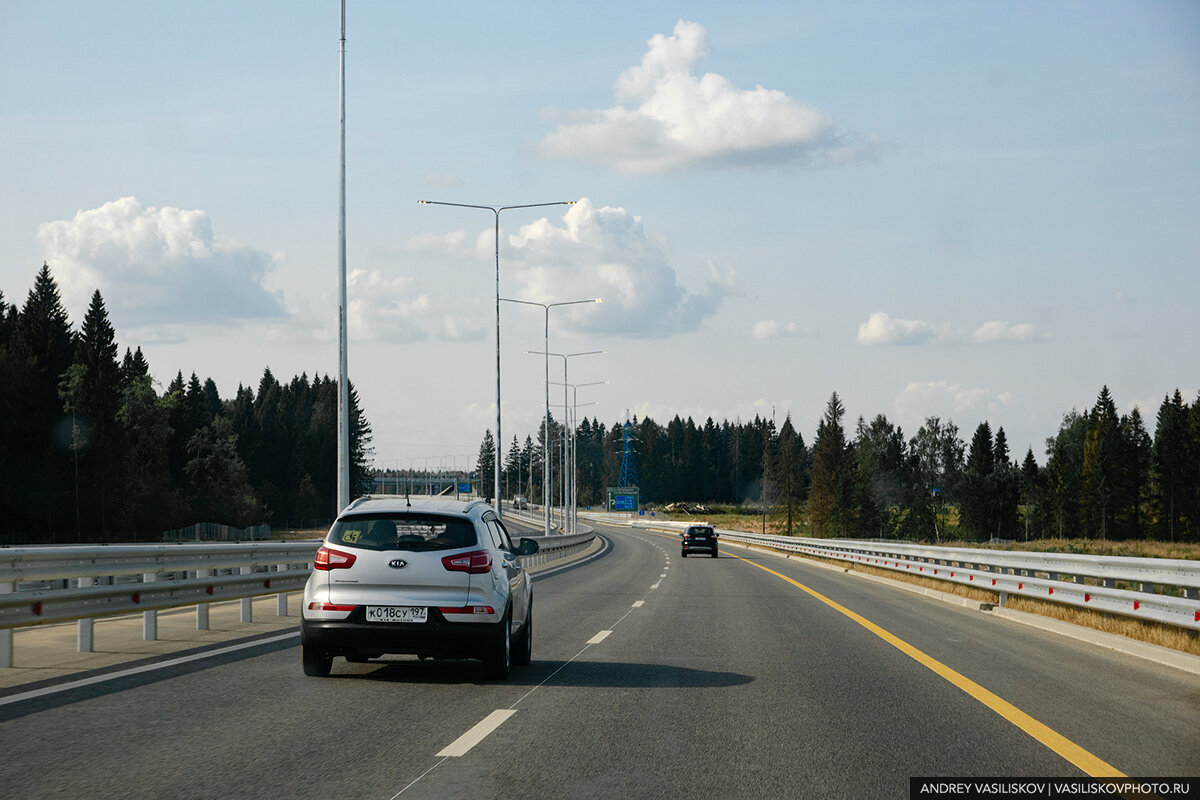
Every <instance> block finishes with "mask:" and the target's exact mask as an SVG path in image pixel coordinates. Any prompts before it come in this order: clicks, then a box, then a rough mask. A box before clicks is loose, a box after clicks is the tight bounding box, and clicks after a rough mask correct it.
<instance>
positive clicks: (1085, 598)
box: [1083, 592, 1092, 603]
mask: <svg viewBox="0 0 1200 800" xmlns="http://www.w3.org/2000/svg"><path fill="white" fill-rule="evenodd" d="M1083 602H1085V603H1090V602H1092V596H1091V595H1090V594H1088V593H1087V592H1084V593H1083Z"/></svg>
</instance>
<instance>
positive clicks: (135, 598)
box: [132, 592, 142, 603]
mask: <svg viewBox="0 0 1200 800" xmlns="http://www.w3.org/2000/svg"><path fill="white" fill-rule="evenodd" d="M132 599H133V602H135V603H140V602H142V593H141V592H134V593H133V598H132Z"/></svg>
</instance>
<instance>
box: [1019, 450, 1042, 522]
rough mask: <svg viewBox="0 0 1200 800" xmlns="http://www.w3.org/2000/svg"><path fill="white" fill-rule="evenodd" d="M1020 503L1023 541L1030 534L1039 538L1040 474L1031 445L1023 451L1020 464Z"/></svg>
mask: <svg viewBox="0 0 1200 800" xmlns="http://www.w3.org/2000/svg"><path fill="white" fill-rule="evenodd" d="M1021 504H1022V505H1023V506H1024V507H1025V514H1024V517H1025V519H1024V523H1025V541H1029V539H1030V538H1031V534H1034V535H1033V536H1032V538H1041V514H1042V474H1041V469H1040V468H1039V467H1038V463H1037V459H1035V458H1034V457H1033V448H1032V447H1030V448H1029V449H1028V450H1026V451H1025V461H1024V462H1023V463H1022V465H1021ZM1034 525H1036V527H1034Z"/></svg>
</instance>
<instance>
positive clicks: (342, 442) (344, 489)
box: [337, 0, 350, 514]
mask: <svg viewBox="0 0 1200 800" xmlns="http://www.w3.org/2000/svg"><path fill="white" fill-rule="evenodd" d="M340 49H341V67H340V69H339V71H338V78H339V81H340V83H341V89H340V91H339V93H338V94H339V98H338V99H339V101H340V103H341V115H340V122H339V126H338V138H339V140H340V147H339V150H338V423H337V427H338V453H337V474H338V488H337V513H338V514H340V513H342V509H343V508H345V507H346V506H348V505H350V378H349V376H348V375H347V374H346V373H347V358H346V0H342V38H341V48H340Z"/></svg>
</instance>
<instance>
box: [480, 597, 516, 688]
mask: <svg viewBox="0 0 1200 800" xmlns="http://www.w3.org/2000/svg"><path fill="white" fill-rule="evenodd" d="M483 672H484V674H485V675H486V676H487V677H489V678H492V679H494V680H499V681H506V680H508V676H509V675H510V674H511V672H512V617H511V616H510V615H509V614H508V613H507V612H505V614H504V619H503V620H502V621H501V622H500V630H499V631H498V632H497V634H496V637H495V639H494V640H493V641H492V644H491V647H490V648H489V649H488V652H487V653H486V654H485V655H484V657H483Z"/></svg>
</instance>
